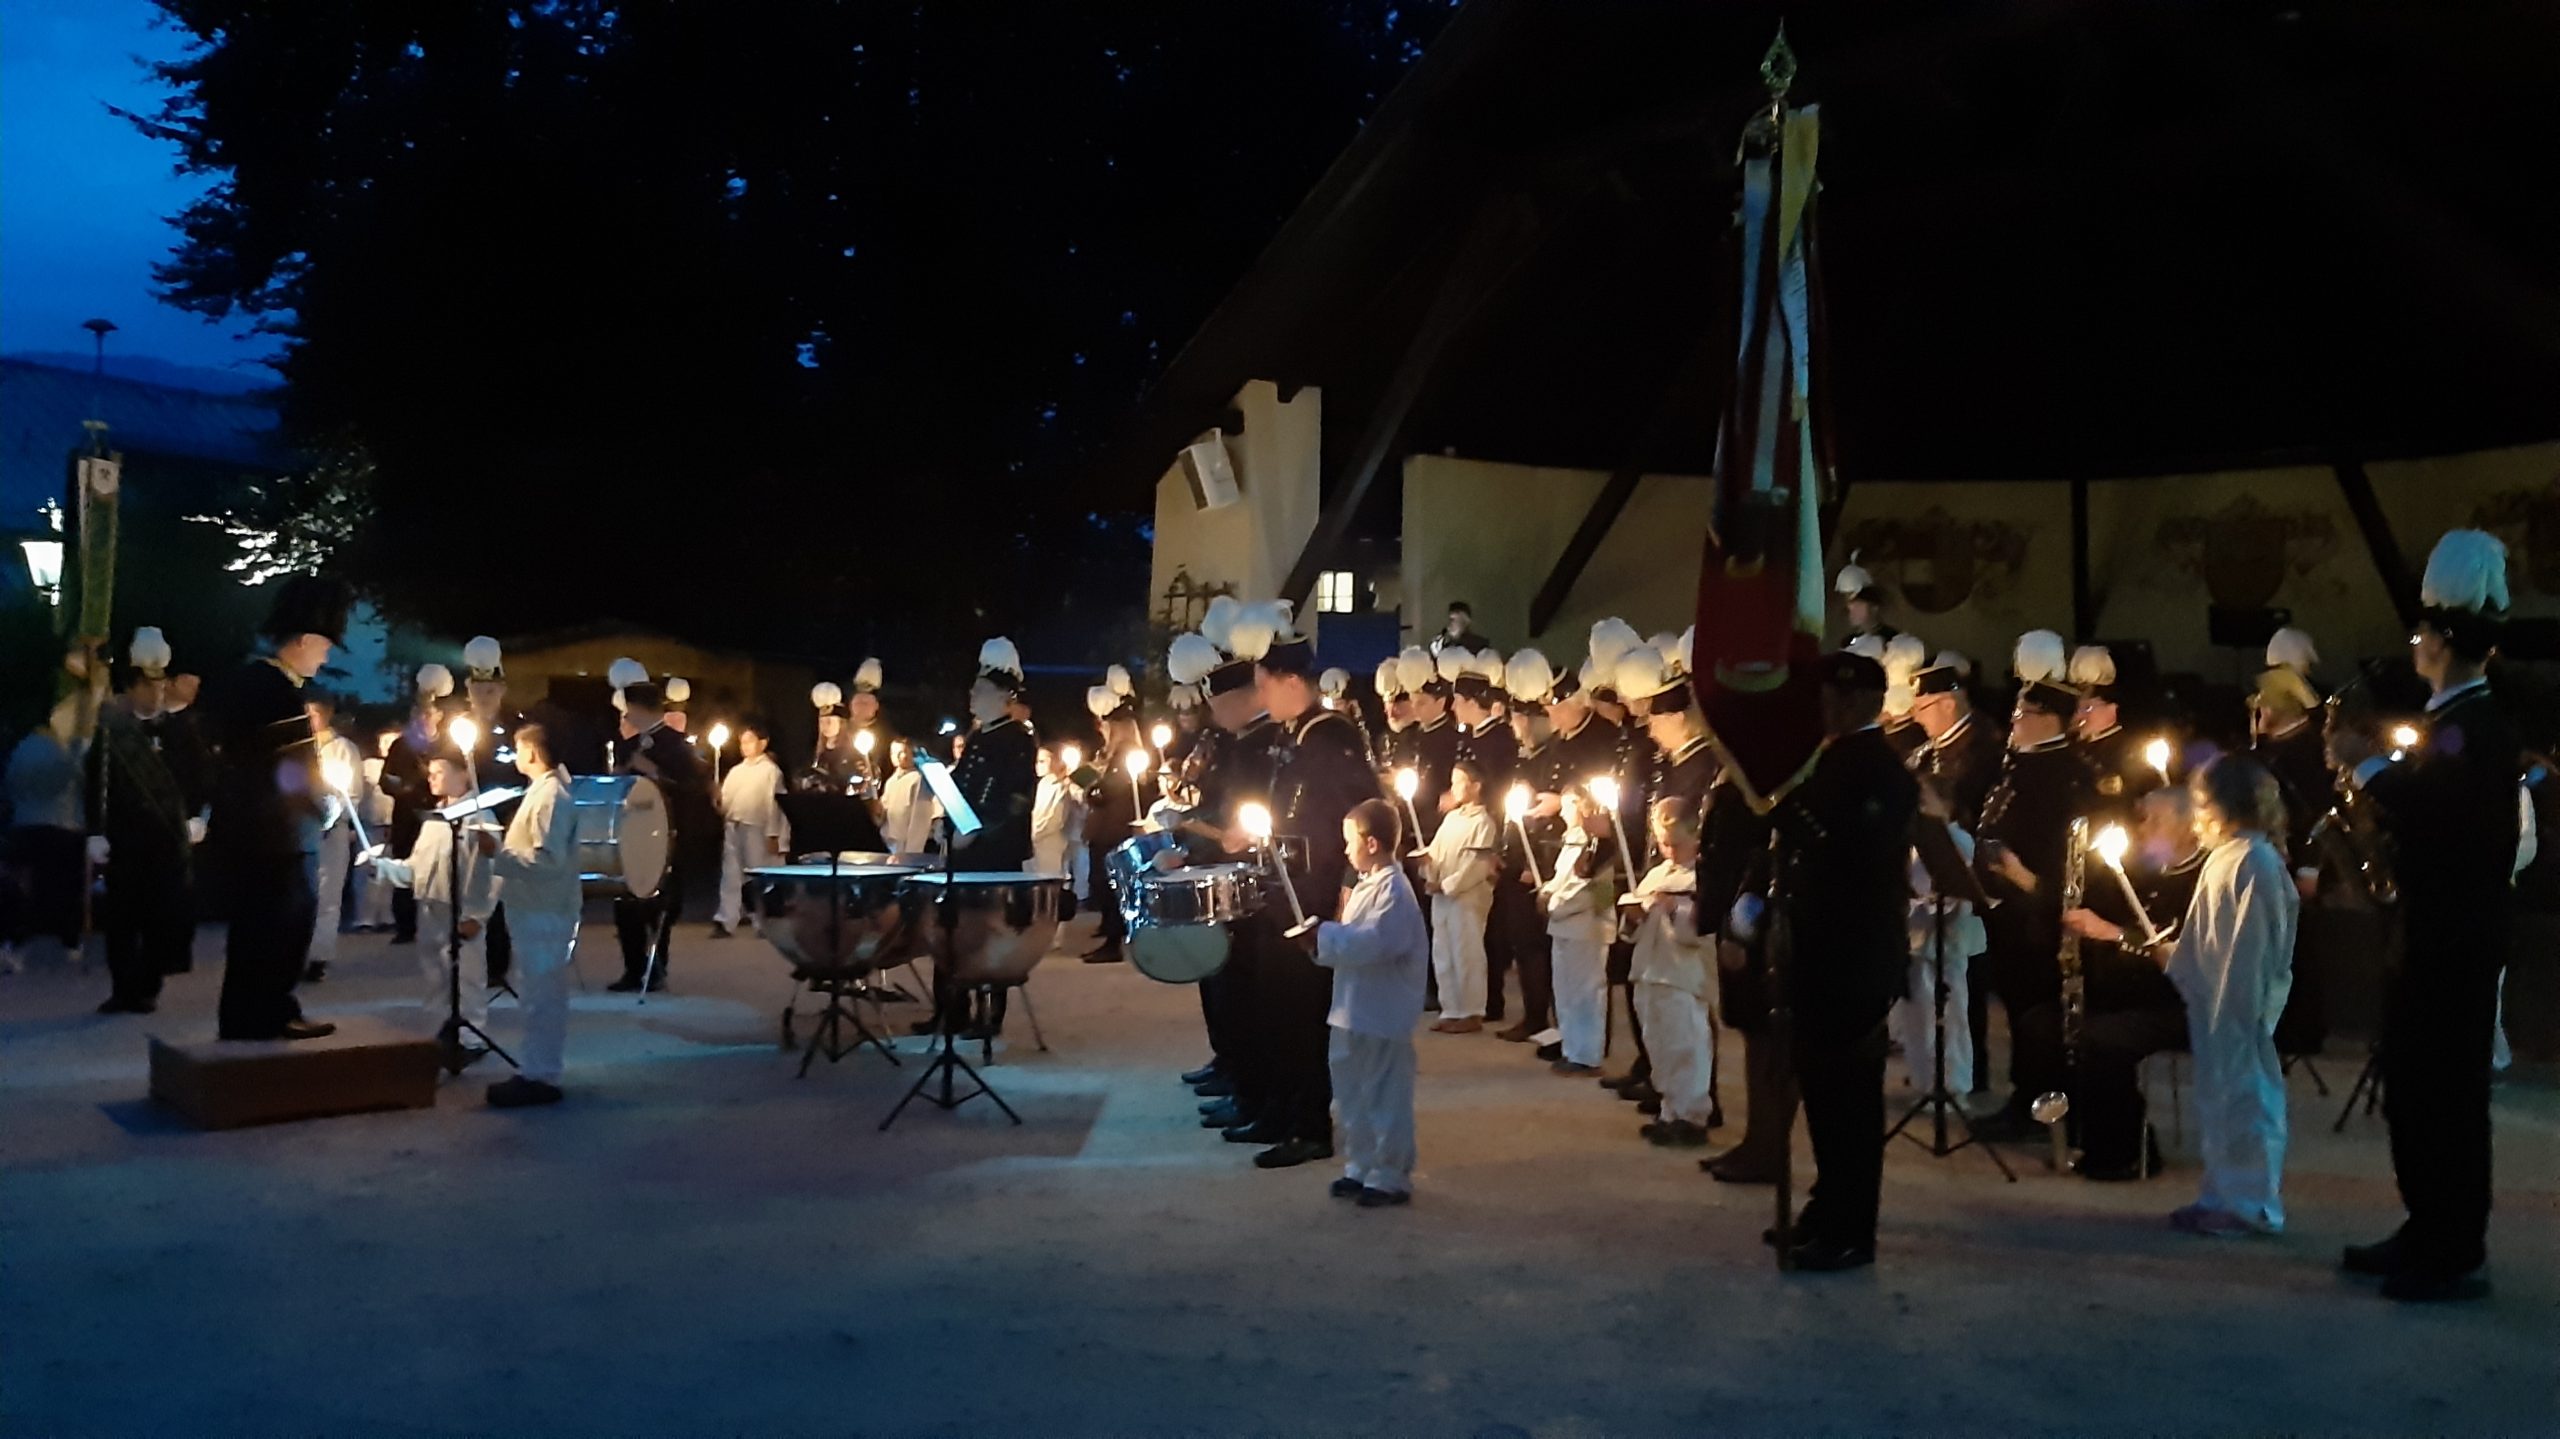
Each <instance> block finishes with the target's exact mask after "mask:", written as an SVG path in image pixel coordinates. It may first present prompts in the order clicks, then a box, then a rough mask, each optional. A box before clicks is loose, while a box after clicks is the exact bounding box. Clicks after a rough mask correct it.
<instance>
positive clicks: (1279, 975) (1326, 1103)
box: [1253, 613, 1379, 1169]
mask: <svg viewBox="0 0 2560 1439" xmlns="http://www.w3.org/2000/svg"><path fill="white" fill-rule="evenodd" d="M1276 618H1278V621H1279V623H1278V624H1277V626H1276V633H1275V634H1274V635H1273V637H1272V640H1271V643H1270V646H1269V647H1268V648H1267V649H1265V650H1264V651H1263V652H1262V654H1261V657H1260V658H1259V659H1258V660H1257V661H1256V663H1255V666H1254V682H1255V686H1256V688H1257V689H1258V690H1259V691H1260V693H1261V697H1262V705H1263V708H1264V709H1265V710H1266V711H1267V712H1269V714H1270V715H1271V717H1272V719H1273V720H1275V721H1277V722H1278V723H1279V725H1280V727H1281V729H1282V730H1283V731H1285V732H1286V734H1287V737H1288V738H1287V744H1286V746H1285V748H1283V749H1282V750H1281V751H1280V753H1279V756H1278V759H1279V765H1278V769H1277V770H1276V772H1275V773H1274V776H1273V780H1272V788H1271V825H1272V833H1273V835H1274V836H1275V841H1274V842H1275V843H1277V844H1278V845H1279V847H1280V856H1281V862H1282V864H1283V865H1284V866H1285V867H1286V869H1287V872H1288V878H1289V882H1290V883H1291V884H1292V885H1293V886H1294V887H1295V889H1296V891H1297V895H1298V902H1299V903H1300V904H1301V905H1303V906H1304V907H1305V909H1306V912H1307V915H1308V917H1310V918H1315V919H1332V918H1335V917H1337V916H1339V915H1340V914H1341V912H1342V891H1343V887H1344V885H1345V884H1346V883H1347V882H1348V880H1349V866H1350V860H1349V857H1348V856H1347V855H1345V854H1344V853H1343V850H1342V846H1341V844H1340V843H1338V842H1335V843H1328V842H1327V841H1328V839H1332V840H1336V841H1338V840H1339V838H1340V836H1341V834H1342V822H1343V821H1344V820H1345V819H1347V818H1348V817H1349V816H1350V814H1351V811H1352V810H1353V809H1354V808H1355V807H1357V806H1359V805H1361V804H1365V803H1367V802H1368V801H1370V800H1373V799H1376V798H1378V797H1379V794H1378V776H1377V772H1376V771H1375V770H1373V769H1371V768H1370V767H1369V756H1368V753H1367V751H1366V750H1364V749H1363V748H1362V747H1361V744H1360V735H1359V732H1358V731H1357V730H1355V729H1353V728H1352V726H1351V722H1350V721H1349V720H1348V719H1345V718H1344V717H1343V716H1342V715H1341V714H1340V713H1339V712H1337V711H1334V710H1329V709H1326V708H1324V706H1322V705H1321V704H1319V703H1317V696H1316V687H1315V676H1316V656H1315V643H1314V642H1313V641H1312V640H1308V639H1304V638H1301V637H1300V636H1298V635H1297V634H1295V633H1293V632H1292V631H1291V629H1290V628H1289V626H1288V622H1287V619H1286V616H1285V613H1282V614H1280V615H1278V616H1277V617H1276ZM1279 913H1280V915H1282V916H1286V915H1288V914H1289V913H1290V911H1289V910H1288V909H1287V907H1286V900H1285V899H1284V900H1283V901H1282V905H1281V907H1280V911H1279ZM1260 989H1261V997H1262V1004H1261V1006H1260V1007H1261V1009H1262V1012H1263V1016H1264V1021H1265V1023H1266V1025H1267V1026H1268V1034H1269V1042H1270V1044H1271V1048H1272V1053H1273V1056H1274V1072H1275V1074H1276V1076H1277V1077H1278V1081H1279V1085H1280V1091H1279V1092H1280V1103H1281V1104H1282V1106H1283V1108H1282V1110H1281V1122H1282V1123H1283V1124H1285V1125H1286V1126H1287V1128H1288V1131H1289V1133H1288V1136H1287V1137H1286V1138H1285V1139H1283V1140H1282V1141H1281V1142H1280V1143H1278V1144H1276V1145H1274V1146H1273V1147H1272V1148H1270V1149H1267V1150H1264V1151H1263V1152H1262V1153H1260V1154H1257V1155H1255V1156H1254V1158H1253V1162H1254V1164H1255V1165H1256V1166H1258V1167H1260V1168H1263V1169H1286V1168H1289V1167H1291V1166H1293V1165H1299V1164H1304V1163H1306V1162H1307V1161H1308V1160H1311V1159H1330V1158H1332V1157H1333V1072H1332V1067H1331V1065H1330V1064H1329V1063H1328V1062H1327V1060H1326V1050H1327V1048H1328V1046H1329V1042H1330V1039H1331V1035H1330V1033H1329V1031H1328V1029H1327V1027H1326V1023H1325V1016H1326V1015H1327V1014H1328V1013H1329V1012H1330V1011H1331V1009H1332V1007H1333V972H1332V971H1331V970H1328V969H1326V968H1325V967H1324V966H1322V965H1319V964H1317V963H1316V962H1315V956H1314V955H1313V953H1312V952H1311V949H1310V947H1308V946H1301V945H1298V944H1295V943H1290V942H1285V941H1284V943H1283V944H1282V945H1281V946H1279V947H1277V948H1275V949H1274V950H1273V951H1272V952H1271V953H1270V954H1269V955H1268V956H1267V962H1266V964H1265V967H1264V969H1263V973H1262V981H1261V985H1260Z"/></svg>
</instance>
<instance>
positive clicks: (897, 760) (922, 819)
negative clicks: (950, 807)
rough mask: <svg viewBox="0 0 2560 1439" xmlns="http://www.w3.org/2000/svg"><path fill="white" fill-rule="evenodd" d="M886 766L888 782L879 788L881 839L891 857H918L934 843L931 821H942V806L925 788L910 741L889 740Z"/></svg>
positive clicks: (913, 746) (922, 775)
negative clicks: (888, 769) (885, 843)
mask: <svg viewBox="0 0 2560 1439" xmlns="http://www.w3.org/2000/svg"><path fill="white" fill-rule="evenodd" d="M889 764H890V766H891V773H890V775H889V782H888V783H887V784H885V785H883V786H881V789H880V837H881V838H883V839H885V840H887V841H888V842H889V852H890V853H891V854H893V855H897V856H899V857H901V858H906V857H910V856H915V855H921V854H923V853H924V847H925V846H926V845H928V844H931V843H933V839H934V833H933V828H934V822H935V821H936V820H939V819H941V818H942V803H941V801H939V800H937V799H935V798H934V797H933V792H932V791H931V790H929V789H927V788H926V787H925V782H924V772H923V771H922V770H919V769H917V768H916V750H915V745H914V743H913V742H912V741H909V740H902V739H901V740H891V741H890V742H889Z"/></svg>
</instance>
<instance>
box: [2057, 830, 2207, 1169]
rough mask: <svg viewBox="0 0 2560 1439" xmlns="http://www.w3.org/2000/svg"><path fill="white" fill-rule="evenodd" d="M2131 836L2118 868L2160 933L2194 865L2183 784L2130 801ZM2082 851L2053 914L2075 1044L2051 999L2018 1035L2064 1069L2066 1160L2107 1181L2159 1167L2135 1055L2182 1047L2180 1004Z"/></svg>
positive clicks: (2121, 897) (2133, 922)
mask: <svg viewBox="0 0 2560 1439" xmlns="http://www.w3.org/2000/svg"><path fill="white" fill-rule="evenodd" d="M2135 810H2136V813H2137V816H2138V818H2137V820H2136V829H2135V831H2134V834H2135V840H2134V844H2133V846H2132V849H2131V851H2130V852H2129V853H2128V854H2127V855H2126V857H2125V875H2126V877H2127V878H2128V879H2130V880H2132V881H2133V890H2134V894H2135V895H2136V896H2137V897H2139V898H2140V899H2141V901H2142V916H2147V917H2148V918H2149V919H2150V921H2151V923H2152V924H2153V925H2155V926H2157V927H2158V928H2160V929H2162V930H2170V929H2174V928H2175V927H2176V926H2177V924H2178V923H2179V921H2181V920H2183V919H2185V918H2186V914H2187V906H2188V903H2189V901H2191V900H2193V899H2194V898H2195V893H2196V878H2197V876H2198V875H2200V874H2201V873H2203V871H2204V859H2205V850H2204V846H2203V845H2202V844H2201V843H2200V842H2199V841H2198V840H2197V837H2196V829H2195V802H2194V799H2193V798H2192V796H2190V795H2189V793H2188V792H2187V790H2186V789H2185V788H2184V787H2183V786H2174V785H2173V786H2169V787H2165V788H2161V789H2155V790H2153V791H2151V792H2150V793H2148V794H2146V795H2144V796H2142V797H2141V798H2140V799H2139V800H2137V801H2135ZM2101 863H2102V862H2101V861H2100V860H2099V859H2098V858H2097V857H2096V856H2094V855H2092V856H2091V857H2090V859H2089V872H2088V887H2087V889H2086V890H2085V892H2084V893H2085V903H2084V904H2083V906H2082V907H2081V908H2079V909H2077V910H2073V911H2071V912H2070V913H2068V914H2065V915H2064V916H2063V923H2064V925H2065V927H2066V928H2068V929H2070V930H2071V932H2073V933H2074V934H2077V935H2079V936H2080V980H2081V1002H2082V1006H2083V1017H2082V1020H2081V1024H2080V1038H2079V1044H2078V1046H2077V1052H2076V1053H2072V1052H2068V1051H2069V1050H2070V1046H2069V1045H2068V1043H2067V1035H2066V1028H2065V1026H2066V1025H2067V1023H2068V1020H2069V1016H2068V1015H2067V1014H2066V1013H2065V1012H2064V1009H2063V1005H2062V1001H2061V999H2060V997H2059V996H2057V997H2056V999H2055V1001H2054V1002H2053V1003H2052V1004H2049V1005H2040V1006H2038V1007H2037V1008H2036V1009H2035V1010H2034V1011H2033V1012H2031V1013H2030V1014H2028V1015H2027V1017H2026V1019H2025V1021H2024V1022H2025V1024H2026V1026H2027V1034H2026V1035H2025V1036H2022V1038H2021V1041H2020V1042H2021V1043H2025V1042H2028V1041H2029V1039H2032V1042H2033V1043H2035V1044H2036V1045H2038V1046H2040V1047H2041V1049H2042V1050H2043V1051H2044V1052H2046V1053H2048V1054H2050V1055H2051V1056H2052V1058H2051V1059H2050V1060H2049V1061H2043V1062H2047V1063H2052V1064H2059V1065H2065V1066H2067V1071H2068V1073H2069V1076H2070V1088H2069V1090H2068V1092H2069V1094H2070V1096H2071V1110H2070V1122H2071V1125H2072V1127H2073V1129H2074V1130H2076V1131H2077V1133H2078V1135H2079V1140H2080V1160H2079V1163H2078V1164H2077V1165H2076V1166H2075V1168H2076V1169H2077V1171H2078V1173H2079V1175H2080V1177H2081V1178H2083V1179H2089V1180H2095V1181H2098V1182H2100V1183H2117V1182H2122V1181H2124V1180H2130V1179H2141V1178H2144V1177H2147V1176H2149V1175H2153V1174H2157V1173H2159V1172H2160V1146H2159V1144H2158V1142H2157V1141H2155V1140H2154V1139H2153V1138H2152V1137H2151V1135H2150V1133H2149V1130H2148V1128H2147V1126H2146V1119H2147V1117H2148V1109H2147V1105H2146V1103H2145V1100H2144V1097H2143V1093H2142V1084H2141V1066H2142V1061H2143V1059H2144V1058H2146V1057H2147V1056H2149V1055H2153V1054H2157V1053H2159V1052H2160V1051H2162V1050H2164V1049H2177V1050H2182V1049H2185V1048H2186V1047H2187V1003H2186V1000H2185V999H2184V998H2182V997H2180V995H2179V994H2178V987H2177V986H2176V985H2175V984H2172V983H2170V981H2169V976H2168V975H2167V974H2166V973H2165V972H2163V971H2162V969H2161V967H2160V962H2159V960H2158V959H2157V958H2156V957H2154V956H2153V955H2150V954H2148V953H2145V952H2143V951H2142V949H2141V943H2142V940H2143V939H2144V937H2145V935H2146V933H2147V931H2146V930H2145V929H2144V927H2143V923H2142V916H2137V915H2135V913H2134V912H2133V904H2132V902H2131V901H2130V900H2128V899H2127V898H2126V897H2125V893H2124V886H2123V885H2120V884H2117V883H2115V882H2114V881H2113V880H2112V879H2111V878H2110V877H2109V876H2107V875H2106V874H2104V873H2103V872H2101V868H2100V866H2101Z"/></svg>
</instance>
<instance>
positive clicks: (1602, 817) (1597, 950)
mask: <svg viewBox="0 0 2560 1439" xmlns="http://www.w3.org/2000/svg"><path fill="white" fill-rule="evenodd" d="M1563 800H1564V820H1565V832H1564V847H1563V848H1562V849H1561V850H1559V851H1558V852H1557V854H1556V867H1555V873H1553V874H1551V875H1549V876H1547V882H1546V884H1545V886H1544V887H1543V888H1541V890H1540V891H1539V899H1540V900H1541V901H1543V902H1544V904H1545V905H1546V911H1547V941H1548V944H1549V946H1550V947H1551V950H1552V953H1553V956H1554V958H1553V967H1554V974H1555V994H1556V1029H1557V1031H1558V1033H1559V1036H1560V1037H1559V1038H1558V1040H1557V1044H1558V1046H1559V1047H1560V1049H1561V1050H1562V1053H1561V1054H1560V1055H1559V1056H1558V1058H1557V1059H1556V1061H1555V1063H1554V1065H1553V1068H1554V1070H1555V1072H1556V1073H1558V1074H1565V1075H1585V1074H1596V1073H1598V1072H1599V1070H1600V1061H1601V1058H1602V1057H1603V1055H1604V1054H1605V1053H1606V1050H1607V1047H1608V1038H1609V980H1608V969H1609V939H1610V933H1611V930H1612V929H1613V928H1614V927H1615V923H1616V918H1617V886H1616V885H1615V884H1614V883H1613V882H1612V880H1613V878H1614V874H1615V872H1614V870H1613V868H1612V866H1613V863H1614V858H1615V857H1614V856H1613V855H1612V854H1611V852H1610V849H1609V838H1608V834H1609V828H1608V821H1609V815H1608V812H1607V811H1606V810H1604V809H1602V808H1601V807H1600V805H1599V803H1598V802H1597V801H1595V800H1593V799H1591V798H1590V797H1588V796H1587V795H1585V794H1583V792H1582V791H1580V790H1567V791H1566V792H1565V794H1564V796H1563Z"/></svg>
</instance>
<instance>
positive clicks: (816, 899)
mask: <svg viewBox="0 0 2560 1439" xmlns="http://www.w3.org/2000/svg"><path fill="white" fill-rule="evenodd" d="M915 872H916V871H915V868H914V867H913V866H911V865H898V864H846V865H838V866H836V867H835V868H833V869H830V868H828V867H827V866H826V865H823V864H777V865H768V866H766V867H764V868H762V869H751V870H748V871H747V878H749V879H751V880H753V881H755V883H756V886H757V891H758V895H759V898H758V900H757V905H756V913H757V914H758V915H759V916H760V917H761V918H762V920H763V923H762V924H760V925H758V926H757V927H758V928H759V929H761V930H763V931H764V937H765V938H766V939H767V940H770V941H771V942H772V944H773V947H774V948H775V949H777V950H779V951H781V952H782V957H783V958H785V959H787V960H789V961H791V964H792V968H793V969H794V970H796V971H798V972H800V973H802V974H805V975H807V976H809V977H811V978H816V979H839V978H859V977H861V976H862V975H865V974H869V973H870V972H872V971H873V970H875V969H879V968H882V967H884V966H888V965H894V964H896V963H898V962H899V961H900V960H903V959H905V958H906V957H907V956H908V955H909V954H910V953H911V952H912V941H911V939H910V937H909V934H908V920H909V918H910V916H911V907H910V906H907V905H905V904H902V903H901V902H900V899H899V895H900V891H901V889H902V888H903V887H904V886H905V884H906V881H907V880H908V879H909V878H910V877H911V876H913V875H914V874H915Z"/></svg>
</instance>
